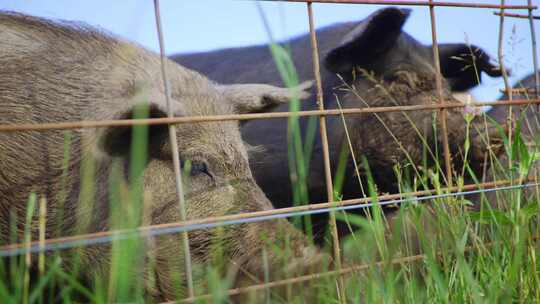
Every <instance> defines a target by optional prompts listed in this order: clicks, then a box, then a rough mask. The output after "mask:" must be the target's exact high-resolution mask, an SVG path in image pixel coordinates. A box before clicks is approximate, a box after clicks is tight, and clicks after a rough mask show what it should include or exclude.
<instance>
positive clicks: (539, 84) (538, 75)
mask: <svg viewBox="0 0 540 304" xmlns="http://www.w3.org/2000/svg"><path fill="white" fill-rule="evenodd" d="M527 5H529V6H530V7H529V10H528V11H529V26H530V28H531V44H532V56H533V57H532V58H533V68H534V71H533V73H534V87H535V89H536V90H535V94H534V97H535V98H540V71H538V55H537V52H538V49H537V48H536V31H535V28H534V18H533V8H532V0H527ZM536 114H537V115H539V114H540V105H536Z"/></svg>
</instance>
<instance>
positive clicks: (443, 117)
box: [429, 0, 452, 187]
mask: <svg viewBox="0 0 540 304" xmlns="http://www.w3.org/2000/svg"><path fill="white" fill-rule="evenodd" d="M429 4H430V5H429V16H430V23H431V41H432V44H431V45H432V51H433V58H434V62H435V72H436V73H435V84H436V86H437V94H438V97H439V102H440V103H441V104H443V103H444V96H443V89H442V74H441V62H440V58H439V45H438V44H437V26H436V22H435V7H434V6H433V0H429ZM439 113H440V117H439V122H440V123H441V130H440V136H441V137H442V145H443V154H444V168H445V171H446V183H447V184H448V186H449V187H452V163H451V160H450V145H449V143H448V127H447V111H446V109H445V108H441V109H440V110H439Z"/></svg>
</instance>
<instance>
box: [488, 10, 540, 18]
mask: <svg viewBox="0 0 540 304" xmlns="http://www.w3.org/2000/svg"><path fill="white" fill-rule="evenodd" d="M493 15H497V16H501V15H502V16H505V17H512V18H522V19H529V18H532V19H536V20H540V16H530V17H529V15H527V14H512V13H502V14H501V12H493Z"/></svg>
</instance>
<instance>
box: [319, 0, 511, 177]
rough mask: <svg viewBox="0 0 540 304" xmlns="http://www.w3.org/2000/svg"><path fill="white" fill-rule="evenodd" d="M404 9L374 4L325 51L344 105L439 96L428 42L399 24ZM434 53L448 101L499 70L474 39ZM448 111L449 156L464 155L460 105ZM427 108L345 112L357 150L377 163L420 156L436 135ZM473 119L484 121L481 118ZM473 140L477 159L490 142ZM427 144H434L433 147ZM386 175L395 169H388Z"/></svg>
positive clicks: (427, 101) (431, 100)
mask: <svg viewBox="0 0 540 304" xmlns="http://www.w3.org/2000/svg"><path fill="white" fill-rule="evenodd" d="M409 14H410V10H407V9H398V8H385V9H381V10H378V11H376V12H375V13H373V14H372V15H370V16H369V17H368V18H366V19H365V20H364V21H362V22H361V23H360V24H358V25H357V26H356V27H354V28H353V29H352V30H351V31H350V32H349V33H348V34H347V35H345V37H344V38H343V40H342V42H341V45H339V46H337V47H335V48H333V49H331V50H330V51H329V52H328V53H327V54H326V57H325V66H326V68H327V69H328V70H329V71H331V72H333V73H336V74H339V75H340V76H341V77H342V78H343V79H344V81H345V83H346V84H347V88H346V91H347V93H346V94H345V95H344V96H343V98H342V99H343V100H342V103H343V106H344V107H377V106H379V107H381V106H397V105H400V106H405V105H431V104H437V103H439V98H438V96H439V94H438V91H437V85H436V74H437V72H436V68H435V64H434V59H433V53H432V49H431V46H425V45H422V44H421V43H420V42H418V41H417V40H415V39H414V38H413V37H411V36H410V35H409V34H407V33H405V32H404V31H403V25H404V24H405V22H406V20H407V19H408V17H409ZM439 54H440V64H441V73H442V76H444V77H443V78H442V94H443V98H444V99H445V100H446V101H447V102H450V103H454V102H455V103H458V102H459V101H458V100H457V99H456V98H454V97H453V95H452V92H456V91H464V90H468V89H470V88H472V87H474V86H476V85H477V84H479V83H480V80H481V75H482V72H485V73H487V74H488V75H490V76H500V70H499V68H498V67H497V66H495V65H492V64H491V63H490V57H489V56H488V55H487V54H486V53H485V52H484V51H483V50H482V49H480V48H478V47H476V46H474V45H467V44H441V45H439ZM447 113H448V134H449V141H450V148H451V149H452V150H453V151H452V152H453V153H454V155H460V154H461V155H463V143H464V142H465V138H466V122H465V120H464V117H463V111H462V110H461V109H448V110H447ZM433 114H434V111H414V112H406V113H398V112H393V113H383V114H378V115H375V114H368V115H363V116H350V117H349V119H348V121H347V122H348V128H349V129H350V132H351V134H352V135H351V136H352V137H353V141H354V142H355V145H356V147H355V148H356V149H357V151H362V153H365V155H366V156H367V157H368V160H369V161H370V162H375V164H374V165H375V166H377V168H382V167H389V165H388V164H391V163H396V162H398V163H403V162H409V161H412V162H413V163H415V164H420V163H421V160H422V157H423V155H422V154H423V153H424V149H423V146H425V145H426V144H427V145H432V144H433V143H434V142H435V141H436V139H440V136H438V135H437V133H436V132H435V130H434V128H433V119H434V116H433ZM477 120H478V122H477ZM473 123H476V124H478V126H477V128H480V129H482V128H483V125H482V124H481V123H480V122H479V119H475V120H474V121H473ZM366 126H369V128H366ZM438 128H440V125H439V126H438ZM490 129H494V127H493V126H490ZM492 133H495V132H492ZM473 145H479V147H482V148H481V149H474V150H473V152H475V153H477V154H478V155H472V158H473V159H475V160H476V159H483V154H484V152H486V150H487V146H489V143H488V141H486V140H482V139H481V138H480V136H475V137H474V138H473ZM430 148H431V150H432V151H435V149H434V147H430ZM432 156H433V155H432ZM469 157H471V155H470V154H469ZM430 158H431V157H430ZM378 171H379V172H381V170H378ZM390 174H391V175H393V173H392V170H390Z"/></svg>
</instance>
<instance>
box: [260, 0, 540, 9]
mask: <svg viewBox="0 0 540 304" xmlns="http://www.w3.org/2000/svg"><path fill="white" fill-rule="evenodd" d="M259 1H267V2H298V3H327V4H376V5H403V6H441V7H462V8H493V9H501V8H503V9H511V10H514V9H515V10H519V9H536V8H537V6H536V5H500V4H487V3H466V2H443V1H441V2H438V1H433V2H429V1H428V0H426V1H406V0H404V1H399V0H398V1H395V0H259Z"/></svg>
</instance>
